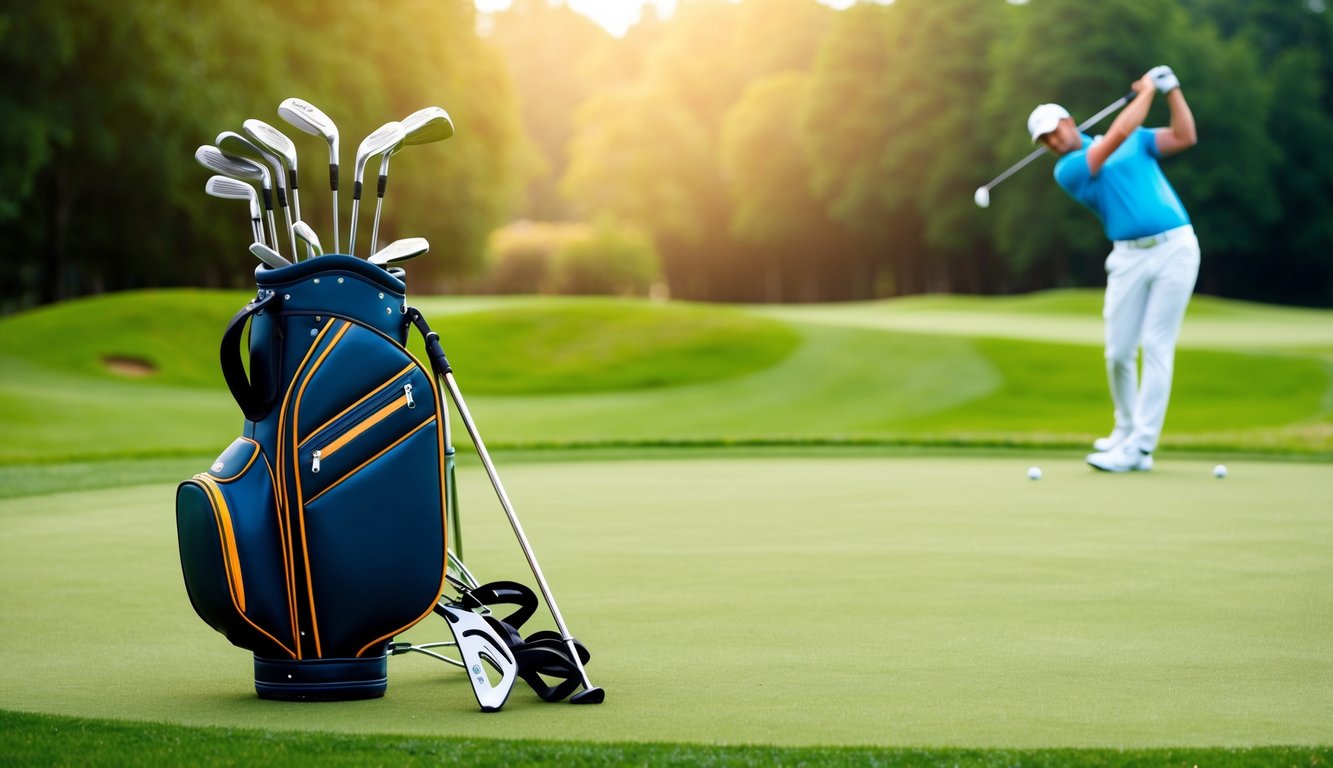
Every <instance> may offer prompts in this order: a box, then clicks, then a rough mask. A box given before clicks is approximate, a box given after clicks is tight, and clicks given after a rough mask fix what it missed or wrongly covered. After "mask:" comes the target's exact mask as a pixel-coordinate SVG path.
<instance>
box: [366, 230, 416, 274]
mask: <svg viewBox="0 0 1333 768" xmlns="http://www.w3.org/2000/svg"><path fill="white" fill-rule="evenodd" d="M429 250H430V243H429V242H427V241H426V238H424V237H405V238H403V239H402V240H394V241H393V242H392V243H389V244H388V245H386V246H384V247H383V248H381V249H380V250H379V252H378V253H376V254H375V255H373V256H371V257H370V259H369V261H370V263H371V264H374V265H376V266H379V267H382V266H384V265H386V264H398V263H399V262H403V261H407V260H409V259H415V258H416V257H418V256H420V255H421V254H423V253H425V252H427V251H429Z"/></svg>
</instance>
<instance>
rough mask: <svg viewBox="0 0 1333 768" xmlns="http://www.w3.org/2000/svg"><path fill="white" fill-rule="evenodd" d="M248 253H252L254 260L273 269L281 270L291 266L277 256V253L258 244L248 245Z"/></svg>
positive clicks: (288, 262)
mask: <svg viewBox="0 0 1333 768" xmlns="http://www.w3.org/2000/svg"><path fill="white" fill-rule="evenodd" d="M250 253H253V254H254V255H255V258H256V259H259V260H260V261H262V262H264V263H265V264H267V265H269V266H270V267H272V268H274V269H282V268H283V267H290V266H291V265H292V263H291V262H290V261H287V260H286V259H284V258H282V257H281V256H279V255H278V252H277V251H275V250H273V249H272V248H270V247H268V246H267V245H264V244H263V243H260V242H254V243H250Z"/></svg>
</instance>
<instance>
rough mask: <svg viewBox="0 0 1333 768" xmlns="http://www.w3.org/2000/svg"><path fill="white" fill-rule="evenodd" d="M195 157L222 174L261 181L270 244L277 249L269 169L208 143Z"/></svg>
mask: <svg viewBox="0 0 1333 768" xmlns="http://www.w3.org/2000/svg"><path fill="white" fill-rule="evenodd" d="M194 159H195V160H197V161H199V164H200V165H202V166H204V167H205V168H207V169H208V170H210V171H212V172H213V173H216V174H219V175H221V176H226V177H228V178H231V179H233V180H236V179H249V180H251V181H258V182H259V183H260V185H261V186H262V187H263V188H264V190H265V193H266V194H265V201H266V202H268V205H267V208H268V228H269V234H270V235H271V236H272V240H271V241H270V242H269V245H271V246H273V247H274V248H275V249H276V248H277V247H278V230H277V222H276V221H275V220H274V219H273V205H272V203H271V198H270V196H269V195H268V194H267V192H268V190H270V189H271V186H270V182H269V174H268V169H267V168H265V167H264V166H262V165H260V164H259V163H255V162H251V161H250V160H246V159H245V158H243V157H229V156H227V155H224V154H223V153H222V150H220V149H218V148H217V147H210V146H209V145H207V144H203V145H201V146H200V147H199V148H198V149H196V150H195V151H194ZM237 183H240V182H237ZM245 186H247V187H248V186H250V185H249V184H246V185H245ZM250 191H251V192H253V191H254V189H253V188H251V189H250ZM255 239H256V240H263V239H264V238H263V236H262V235H261V236H260V237H257V238H255Z"/></svg>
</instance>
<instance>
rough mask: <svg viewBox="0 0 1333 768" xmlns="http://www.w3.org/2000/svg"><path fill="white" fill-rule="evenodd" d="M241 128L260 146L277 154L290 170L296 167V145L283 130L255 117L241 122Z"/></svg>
mask: <svg viewBox="0 0 1333 768" xmlns="http://www.w3.org/2000/svg"><path fill="white" fill-rule="evenodd" d="M241 129H242V130H244V131H245V132H246V133H247V134H248V135H249V136H250V138H252V139H254V141H255V143H256V144H258V145H259V146H260V147H262V148H264V149H266V150H268V151H269V152H272V153H273V154H274V155H277V157H278V159H280V160H282V162H283V164H284V165H285V166H287V168H288V170H292V169H295V168H296V145H295V144H293V143H292V140H291V139H289V138H287V136H286V135H285V134H283V132H282V131H279V130H278V129H277V128H274V127H273V126H271V125H269V124H268V123H266V122H264V121H263V120H256V119H254V118H253V117H252V118H250V119H249V120H246V121H245V122H244V123H241Z"/></svg>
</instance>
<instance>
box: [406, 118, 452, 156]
mask: <svg viewBox="0 0 1333 768" xmlns="http://www.w3.org/2000/svg"><path fill="white" fill-rule="evenodd" d="M402 123H403V140H402V142H401V143H399V144H398V145H397V146H395V147H394V148H393V151H394V152H398V151H399V150H401V149H402V148H403V147H405V146H407V145H408V144H431V143H434V142H437V141H444V140H445V139H447V138H449V137H451V136H453V135H454V121H453V120H450V119H449V113H448V112H445V111H444V110H443V109H440V108H439V107H426V108H425V109H418V110H417V111H416V112H413V113H412V114H410V115H408V116H407V117H405V118H403V120H402Z"/></svg>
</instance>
